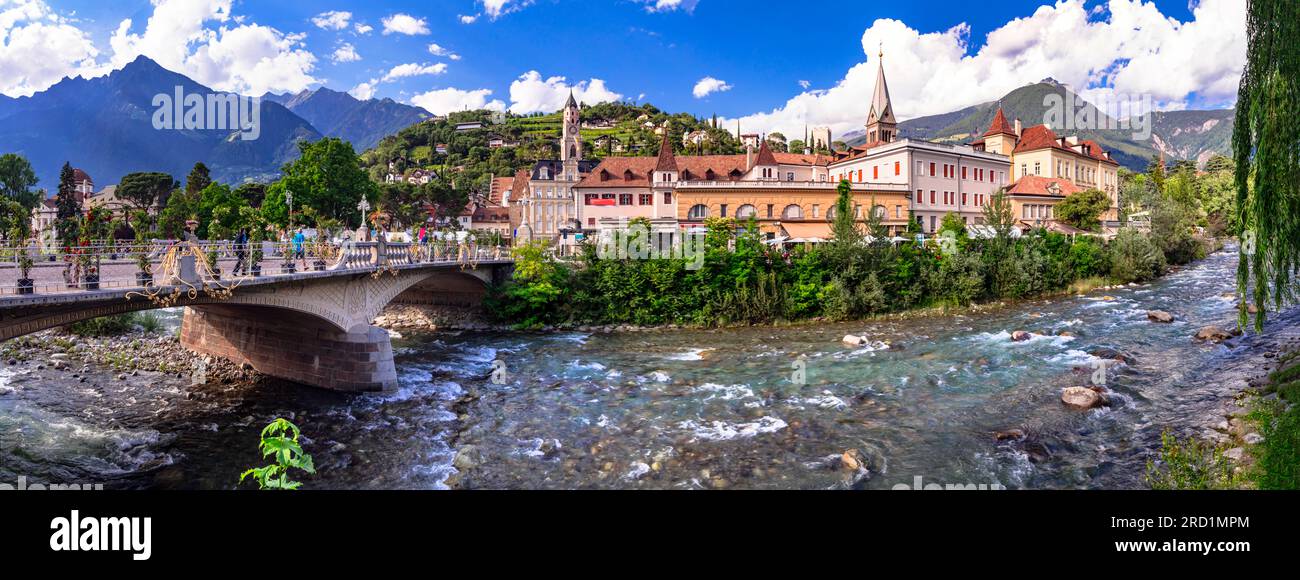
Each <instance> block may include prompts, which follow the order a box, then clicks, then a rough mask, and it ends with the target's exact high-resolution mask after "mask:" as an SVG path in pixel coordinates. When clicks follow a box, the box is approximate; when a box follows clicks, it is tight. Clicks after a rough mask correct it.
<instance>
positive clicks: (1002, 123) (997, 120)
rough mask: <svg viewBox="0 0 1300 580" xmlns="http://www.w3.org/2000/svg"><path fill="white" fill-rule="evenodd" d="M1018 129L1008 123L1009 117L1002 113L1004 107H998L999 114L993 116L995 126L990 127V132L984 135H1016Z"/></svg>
mask: <svg viewBox="0 0 1300 580" xmlns="http://www.w3.org/2000/svg"><path fill="white" fill-rule="evenodd" d="M1015 134H1016V128H1015V126H1013V125H1012V124H1011V123H1008V122H1007V116H1006V115H1005V114H1003V113H1002V107H998V112H997V114H996V115H993V124H991V125H989V130H988V132H986V133H984V136H985V137H992V136H994V135H1015Z"/></svg>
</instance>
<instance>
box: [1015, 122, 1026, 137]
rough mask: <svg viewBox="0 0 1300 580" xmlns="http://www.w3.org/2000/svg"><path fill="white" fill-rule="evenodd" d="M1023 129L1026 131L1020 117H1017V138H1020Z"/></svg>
mask: <svg viewBox="0 0 1300 580" xmlns="http://www.w3.org/2000/svg"><path fill="white" fill-rule="evenodd" d="M1022 131H1024V127H1022V126H1021V125H1020V119H1016V138H1017V139H1019V138H1020V133H1021V132H1022Z"/></svg>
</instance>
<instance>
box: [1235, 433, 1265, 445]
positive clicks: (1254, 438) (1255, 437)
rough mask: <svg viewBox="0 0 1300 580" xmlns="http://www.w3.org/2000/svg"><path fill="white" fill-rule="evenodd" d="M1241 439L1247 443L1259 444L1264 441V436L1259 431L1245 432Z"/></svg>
mask: <svg viewBox="0 0 1300 580" xmlns="http://www.w3.org/2000/svg"><path fill="white" fill-rule="evenodd" d="M1241 440H1242V441H1245V442H1246V444H1247V445H1259V444H1260V443H1263V442H1264V436H1263V435H1260V434H1259V433H1247V434H1246V435H1245V436H1244V437H1242V438H1241Z"/></svg>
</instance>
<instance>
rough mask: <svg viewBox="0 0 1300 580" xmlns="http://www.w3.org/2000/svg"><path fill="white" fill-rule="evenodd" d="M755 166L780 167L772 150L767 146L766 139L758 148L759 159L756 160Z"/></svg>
mask: <svg viewBox="0 0 1300 580" xmlns="http://www.w3.org/2000/svg"><path fill="white" fill-rule="evenodd" d="M754 165H779V164H778V163H777V162H776V156H775V155H773V154H772V148H771V147H768V146H767V140H766V139H764V140H763V144H762V145H760V146H759V147H758V157H757V158H755V159H754Z"/></svg>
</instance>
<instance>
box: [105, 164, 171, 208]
mask: <svg viewBox="0 0 1300 580" xmlns="http://www.w3.org/2000/svg"><path fill="white" fill-rule="evenodd" d="M177 187H180V184H179V183H176V180H175V179H172V176H170V175H167V174H166V173H132V174H130V175H127V176H126V177H123V178H122V181H121V182H120V183H118V184H117V197H118V198H120V199H124V200H126V201H129V202H131V203H132V204H133V205H135V207H137V208H139V209H149V208H151V207H154V205H155V204H159V203H162V202H164V201H166V199H167V197H168V196H169V195H170V194H171V192H172V190H174V189H176V188H177Z"/></svg>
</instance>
